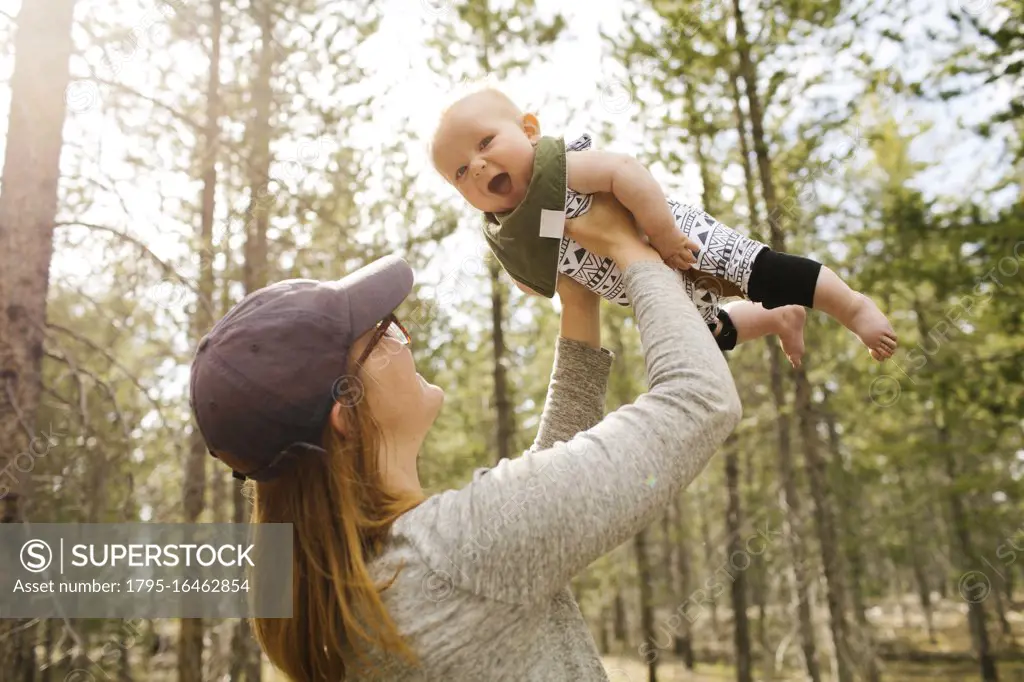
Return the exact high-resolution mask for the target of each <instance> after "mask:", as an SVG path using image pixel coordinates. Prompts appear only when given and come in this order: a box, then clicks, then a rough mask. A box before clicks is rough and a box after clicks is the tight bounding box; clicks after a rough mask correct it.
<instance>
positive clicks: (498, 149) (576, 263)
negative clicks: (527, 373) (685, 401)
mask: <svg viewBox="0 0 1024 682" xmlns="http://www.w3.org/2000/svg"><path fill="white" fill-rule="evenodd" d="M590 144H591V140H590V137H589V136H587V135H584V136H583V137H581V138H579V139H578V140H576V141H574V142H572V143H570V144H569V145H568V146H566V145H565V144H564V143H563V141H562V140H561V139H557V138H551V137H542V136H541V134H540V122H539V121H538V119H537V117H536V116H535V115H533V114H529V113H523V112H521V111H520V110H519V108H518V107H517V106H516V105H515V103H513V102H512V100H510V99H509V98H508V97H507V96H505V95H504V94H503V93H501V92H499V91H497V90H492V89H487V90H482V91H480V92H477V93H474V94H472V95H469V96H467V97H464V98H462V99H460V100H458V101H457V102H456V103H455V104H453V105H452V106H451V107H449V108H448V109H447V110H446V111H445V112H444V114H443V116H442V117H441V121H440V124H439V126H438V128H437V131H436V132H435V134H434V140H433V145H432V153H433V163H434V166H435V168H436V169H437V170H438V172H439V173H441V175H443V176H444V178H445V179H446V180H447V181H448V182H449V183H451V184H452V185H453V186H454V187H455V188H456V189H458V191H459V192H460V193H461V194H462V196H463V197H464V198H465V199H466V201H468V202H469V203H470V205H472V206H473V207H474V208H476V209H478V210H480V211H482V212H483V213H484V215H485V218H486V221H487V222H486V224H485V225H484V236H485V238H486V239H487V241H488V244H489V246H490V247H491V250H492V251H493V252H494V254H495V256H496V257H497V258H498V260H499V261H500V262H501V264H502V266H503V267H504V268H505V270H506V271H507V272H508V273H509V275H511V276H512V278H513V279H514V280H515V281H516V283H517V284H518V285H519V286H520V288H522V289H524V290H525V291H528V292H531V293H539V294H541V295H543V296H547V297H549V298H550V297H552V296H554V292H555V281H556V280H557V277H558V274H559V273H560V274H563V275H566V276H569V277H571V278H572V279H574V280H576V281H578V282H580V283H581V284H583V285H584V286H586V287H587V288H588V289H590V290H591V291H594V292H596V293H598V294H599V295H601V296H603V297H604V298H606V299H608V300H610V301H613V302H616V303H619V304H622V305H628V304H629V302H628V300H627V299H626V295H625V287H624V284H623V281H622V276H621V272H619V270H618V268H617V267H616V265H615V263H614V262H613V261H611V260H610V259H607V258H600V257H598V256H596V255H595V254H592V253H590V252H588V251H586V250H585V249H583V248H582V247H581V246H580V245H579V244H577V243H576V242H575V241H573V240H572V239H571V238H569V237H567V236H565V235H564V228H565V221H566V220H572V219H575V218H579V217H580V216H583V215H585V214H587V213H588V212H589V211H590V210H591V208H595V210H602V211H604V210H608V209H609V208H610V209H611V211H612V213H614V210H615V209H616V208H618V209H619V210H620V211H621V207H619V206H618V204H621V206H622V207H625V209H627V210H628V211H629V213H631V214H632V216H631V217H632V218H633V219H635V221H636V223H637V225H638V226H639V227H640V229H641V230H642V231H643V232H644V234H645V235H646V236H647V238H648V240H649V242H650V244H651V246H653V247H654V248H655V249H657V251H658V253H659V254H661V257H662V258H663V259H664V260H665V262H666V263H668V264H669V265H671V266H673V267H676V268H678V269H681V270H688V269H691V268H695V269H696V270H698V271H699V272H700V273H704V277H705V279H707V280H710V281H711V283H712V288H715V286H716V285H715V282H721V281H723V280H724V281H725V282H727V283H731V284H732V285H735V287H738V290H737V289H736V288H732V287H730V290H731V291H737V292H738V293H742V295H743V296H745V297H747V298H749V299H750V300H749V301H742V300H741V301H736V302H734V303H731V304H729V306H728V311H726V310H723V309H721V308H720V307H719V306H718V303H717V297H716V296H714V295H713V293H712V292H709V291H707V290H706V288H705V287H702V286H700V278H699V277H694V276H692V272H691V273H688V274H691V276H689V277H685V278H684V283H685V285H686V290H687V293H688V294H689V295H690V296H691V297H692V298H693V300H694V302H695V303H696V304H697V306H698V308H699V309H700V310H701V313H702V315H703V317H704V320H705V321H706V322H707V323H708V327H709V328H710V329H711V331H712V333H713V334H714V335H715V338H716V339H717V340H718V345H719V347H720V348H722V350H730V349H732V348H733V347H735V345H736V344H737V343H744V342H747V341H750V340H753V339H757V338H760V337H763V336H767V335H769V334H776V335H778V337H779V340H780V342H781V345H782V348H783V351H784V352H785V354H786V357H787V358H788V359H789V361H790V363H792V364H793V366H799V364H800V358H801V356H802V355H803V351H804V347H803V326H804V319H805V314H804V310H803V308H802V307H801V306H803V307H809V308H815V309H817V310H821V311H824V312H825V313H827V314H828V315H830V316H831V317H833V318H835V319H836V320H838V321H839V322H840V323H841V324H842V325H843V326H845V327H846V328H847V329H849V330H850V331H852V332H853V333H854V334H855V335H856V336H857V337H858V338H859V339H860V340H861V342H862V343H863V344H864V345H865V346H867V347H868V349H869V351H870V353H871V356H872V357H873V358H874V359H875V360H878V361H882V360H885V359H886V358H889V357H891V356H892V354H893V352H894V351H895V350H896V346H897V338H896V333H895V332H894V331H893V328H892V326H891V325H890V324H889V321H888V320H887V319H886V317H885V315H883V314H882V312H881V311H880V310H879V309H878V307H877V306H876V305H875V304H874V302H872V301H871V299H869V298H868V297H866V296H864V295H863V294H860V293H858V292H856V291H854V290H853V289H851V288H850V287H849V286H848V285H847V284H846V283H845V282H843V280H842V279H840V278H839V276H838V275H836V274H835V273H834V272H833V271H832V270H830V269H829V268H827V267H825V266H824V265H822V264H820V263H817V262H815V261H813V260H810V259H807V258H802V257H799V256H793V255H790V254H785V253H778V252H775V251H772V250H771V249H770V248H769V247H768V246H766V245H765V244H761V243H759V242H756V241H754V240H751V239H748V238H746V237H744V236H743V235H741V234H739V233H738V232H735V231H734V230H732V229H730V228H728V227H726V226H725V225H723V224H721V223H719V222H717V221H716V220H714V219H713V218H712V217H711V216H709V215H708V214H707V213H705V212H703V211H701V210H699V209H695V208H692V207H689V206H685V205H683V204H680V203H678V202H676V201H673V200H671V199H666V197H665V194H664V192H663V191H662V189H661V186H660V185H659V183H658V182H657V181H656V180H655V179H654V177H653V176H652V175H651V174H650V172H649V171H648V170H647V169H646V168H645V167H644V166H643V165H641V164H640V163H639V162H638V161H636V159H634V158H633V157H631V156H628V155H624V154H618V153H612V152H604V151H590ZM612 197H614V200H617V203H616V201H612ZM609 204H610V206H609ZM598 207H600V208H598ZM601 219H604V218H601ZM717 288H718V289H719V290H720V291H719V293H721V289H722V287H721V285H720V284H719V285H717ZM759 303H760V305H758V304H759Z"/></svg>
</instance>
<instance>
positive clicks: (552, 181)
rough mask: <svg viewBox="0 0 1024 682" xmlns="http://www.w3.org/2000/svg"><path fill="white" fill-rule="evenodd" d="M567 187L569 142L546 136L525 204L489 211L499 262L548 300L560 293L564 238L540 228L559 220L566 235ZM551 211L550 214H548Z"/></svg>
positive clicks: (487, 234)
mask: <svg viewBox="0 0 1024 682" xmlns="http://www.w3.org/2000/svg"><path fill="white" fill-rule="evenodd" d="M565 191H566V170H565V142H564V141H563V140H562V138H555V137H541V138H540V140H539V141H538V142H537V148H536V152H535V154H534V159H533V177H532V178H531V179H530V186H529V187H528V188H527V190H526V197H525V198H524V199H523V201H522V203H521V204H519V206H517V207H516V208H515V209H514V210H512V211H511V212H510V213H497V214H495V213H486V214H484V215H485V217H486V219H487V223H486V224H485V225H484V226H483V233H484V238H485V239H487V244H488V246H490V248H491V252H492V253H494V256H495V257H496V258H497V259H498V262H499V263H501V265H502V267H503V268H505V271H506V272H507V273H508V274H509V275H510V276H511V277H512V279H514V280H516V281H517V282H519V283H521V284H525V285H526V286H528V287H530V288H531V289H533V290H534V291H536V292H537V293H539V294H541V295H543V296H546V297H548V298H552V297H553V296H554V295H555V282H556V281H557V280H558V251H559V246H560V245H561V242H562V240H561V238H560V236H559V237H557V238H556V237H554V236H552V237H542V236H541V234H540V231H541V225H542V224H546V225H552V226H554V225H556V224H557V233H558V235H561V233H562V228H563V226H564V224H565ZM547 211H550V212H551V213H547V214H545V212H547ZM557 214H561V216H560V217H559V215H557ZM558 221H561V222H560V223H558ZM553 229H554V228H553Z"/></svg>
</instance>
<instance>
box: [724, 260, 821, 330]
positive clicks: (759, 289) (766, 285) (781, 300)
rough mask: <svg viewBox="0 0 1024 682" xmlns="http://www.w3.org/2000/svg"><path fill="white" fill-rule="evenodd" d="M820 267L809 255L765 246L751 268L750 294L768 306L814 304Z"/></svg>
mask: <svg viewBox="0 0 1024 682" xmlns="http://www.w3.org/2000/svg"><path fill="white" fill-rule="evenodd" d="M821 267H822V266H821V263H819V262H817V261H813V260H811V259H810V258H803V257H802V256H791V255H790V254H788V253H779V252H777V251H772V250H771V249H767V248H766V249H762V250H761V253H759V254H757V258H755V259H754V264H753V265H752V266H751V269H750V283H749V285H748V287H747V295H748V296H749V297H750V300H751V301H755V302H757V303H760V304H761V305H763V306H764V307H765V308H768V309H771V308H781V307H782V306H784V305H802V306H804V307H805V308H812V307H813V306H814V289H815V288H816V287H817V285H818V273H820V272H821ZM719 346H721V344H719Z"/></svg>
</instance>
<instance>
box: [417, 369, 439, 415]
mask: <svg viewBox="0 0 1024 682" xmlns="http://www.w3.org/2000/svg"><path fill="white" fill-rule="evenodd" d="M416 376H417V377H419V380H420V386H422V387H423V393H424V394H425V395H427V396H428V398H431V399H432V400H431V402H433V401H435V400H436V401H437V403H438V406H439V407H440V404H441V403H443V402H444V390H443V389H442V388H441V387H440V386H435V385H434V384H432V383H430V382H428V381H427V380H426V379H424V378H423V375H421V374H417V375H416Z"/></svg>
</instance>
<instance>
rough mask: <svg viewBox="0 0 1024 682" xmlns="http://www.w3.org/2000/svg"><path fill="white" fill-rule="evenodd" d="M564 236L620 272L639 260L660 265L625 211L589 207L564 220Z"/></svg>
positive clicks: (656, 255)
mask: <svg viewBox="0 0 1024 682" xmlns="http://www.w3.org/2000/svg"><path fill="white" fill-rule="evenodd" d="M596 203H597V202H596V201H595V204H596ZM595 208H598V207H597V206H595ZM615 208H618V207H615ZM565 233H566V234H567V235H569V236H570V237H571V238H572V239H575V240H576V242H577V243H579V245H580V246H582V247H583V248H585V249H586V250H587V251H590V252H592V253H595V254H597V255H598V256H601V257H604V258H611V259H612V260H614V261H615V264H616V265H618V266H619V269H620V270H625V269H626V268H628V267H629V266H630V265H632V264H633V263H635V262H637V261H640V260H650V261H656V262H658V263H661V262H662V258H661V256H660V255H659V254H658V252H657V251H655V250H654V248H653V247H651V245H650V244H648V243H647V242H646V241H644V240H643V238H642V237H641V236H640V233H639V232H638V231H637V228H636V224H635V223H634V222H633V220H632V217H631V216H630V215H629V214H628V213H627V212H625V211H624V210H598V211H595V210H594V209H593V208H592V209H591V211H590V212H588V213H587V214H585V215H583V216H581V217H579V218H573V219H571V220H567V221H565Z"/></svg>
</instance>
